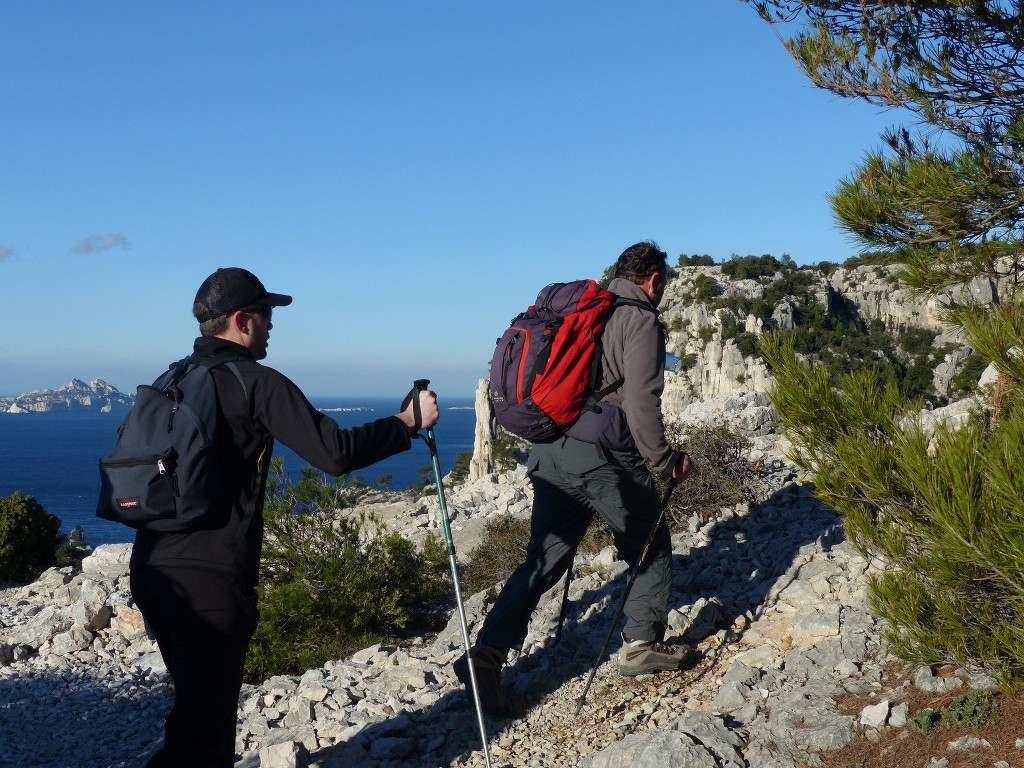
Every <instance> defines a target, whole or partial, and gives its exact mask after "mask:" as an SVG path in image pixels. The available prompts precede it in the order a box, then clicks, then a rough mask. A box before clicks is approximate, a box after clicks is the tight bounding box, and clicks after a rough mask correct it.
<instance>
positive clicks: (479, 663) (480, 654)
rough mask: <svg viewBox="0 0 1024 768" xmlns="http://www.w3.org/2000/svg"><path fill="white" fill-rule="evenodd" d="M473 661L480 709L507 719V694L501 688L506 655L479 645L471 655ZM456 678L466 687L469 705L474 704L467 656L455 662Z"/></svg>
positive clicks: (463, 655)
mask: <svg viewBox="0 0 1024 768" xmlns="http://www.w3.org/2000/svg"><path fill="white" fill-rule="evenodd" d="M469 657H471V658H472V659H473V671H474V672H475V673H476V687H477V690H478V691H479V693H480V708H481V709H482V710H483V711H484V712H486V713H487V714H489V715H497V716H499V717H505V716H507V715H508V705H507V704H506V703H505V692H504V691H503V690H502V688H501V668H502V666H503V665H504V664H505V654H504V653H502V652H501V651H499V650H498V649H497V648H491V647H490V646H489V645H477V646H474V647H473V649H472V650H471V651H470V653H469ZM455 676H456V677H457V678H459V682H461V683H462V684H463V685H464V686H465V687H466V695H467V696H468V697H469V703H470V704H471V705H474V706H475V704H474V702H473V679H472V678H471V677H470V674H469V662H468V660H467V654H465V653H464V654H462V656H460V657H459V658H458V659H456V661H455Z"/></svg>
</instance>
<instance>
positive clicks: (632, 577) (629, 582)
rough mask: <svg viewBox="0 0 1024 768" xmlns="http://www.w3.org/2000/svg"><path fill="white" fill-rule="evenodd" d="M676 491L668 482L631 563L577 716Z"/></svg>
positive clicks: (580, 700) (672, 483)
mask: <svg viewBox="0 0 1024 768" xmlns="http://www.w3.org/2000/svg"><path fill="white" fill-rule="evenodd" d="M675 489H676V481H675V480H669V483H668V488H666V489H665V495H664V496H663V497H662V499H661V511H660V512H659V513H658V519H657V520H655V521H654V525H652V526H651V532H650V533H649V534H647V543H646V544H644V548H643V550H642V551H641V552H640V557H638V558H637V559H636V562H635V563H633V567H632V568H631V569H630V570H629V578H628V579H626V588H625V590H624V591H623V592H622V599H621V600H619V607H618V608H616V609H615V618H613V619H612V623H611V625H610V626H609V627H608V634H607V636H606V637H605V638H604V645H602V646H601V652H600V653H599V654H597V658H596V659H595V660H594V668H593V669H591V670H590V677H588V678H587V684H586V685H585V686H584V687H583V693H581V694H580V697H579V698H578V699H576V712H575V714H577V715H578V714H579V713H580V710H581V709H583V705H584V703H586V700H587V692H588V691H589V690H590V684H591V683H593V682H594V675H596V674H597V668H598V666H600V664H601V659H603V658H604V653H605V651H607V650H608V644H609V643H610V642H611V640H612V635H613V634H614V633H615V627H616V626H618V623H619V618H620V617H621V616H622V610H623V608H625V607H626V598H627V597H629V590H630V589H632V588H633V582H634V581H636V575H637V573H639V571H640V566H642V565H643V562H644V560H646V559H647V552H648V550H649V549H650V548H651V544H653V543H654V537H655V535H657V533H658V529H659V528H660V527H661V524H662V523H663V522H664V521H665V518H666V517H667V516H668V502H669V500H671V498H672V491H674V490H675Z"/></svg>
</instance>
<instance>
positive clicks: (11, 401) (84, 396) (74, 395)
mask: <svg viewBox="0 0 1024 768" xmlns="http://www.w3.org/2000/svg"><path fill="white" fill-rule="evenodd" d="M134 400H135V398H134V397H133V396H132V395H128V394H125V393H124V392H122V391H121V390H119V389H118V388H117V387H114V386H112V385H110V384H107V382H105V381H103V380H102V379H96V380H95V381H91V382H89V383H88V384H86V383H85V382H84V381H82V380H81V379H72V380H71V381H70V382H68V383H67V384H65V385H64V386H63V387H60V388H59V389H36V390H33V391H31V392H26V393H24V394H22V395H18V396H17V397H0V413H55V412H67V411H98V412H100V413H109V412H111V411H113V410H115V409H126V408H130V407H131V405H132V403H133V402H134Z"/></svg>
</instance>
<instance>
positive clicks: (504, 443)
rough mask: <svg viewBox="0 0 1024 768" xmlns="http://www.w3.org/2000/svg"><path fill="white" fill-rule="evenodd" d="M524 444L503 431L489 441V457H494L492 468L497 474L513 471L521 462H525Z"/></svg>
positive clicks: (499, 431) (525, 449) (525, 450)
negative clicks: (493, 467)
mask: <svg viewBox="0 0 1024 768" xmlns="http://www.w3.org/2000/svg"><path fill="white" fill-rule="evenodd" d="M524 446H526V444H525V443H524V442H522V441H520V440H519V439H517V438H516V437H515V436H513V435H511V434H510V433H508V432H506V431H505V430H503V429H499V430H498V434H497V435H495V436H494V439H492V440H491V455H492V456H493V457H494V466H495V468H496V469H497V470H498V471H499V472H504V471H507V470H510V469H515V468H516V467H517V466H518V465H519V464H520V463H521V462H522V461H525V460H526V454H527V453H528V452H529V451H528V450H527V448H526V447H524Z"/></svg>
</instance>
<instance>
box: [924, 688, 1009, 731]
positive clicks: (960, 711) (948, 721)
mask: <svg viewBox="0 0 1024 768" xmlns="http://www.w3.org/2000/svg"><path fill="white" fill-rule="evenodd" d="M1000 713H1001V712H1000V707H999V702H998V701H996V700H995V699H994V698H993V697H992V695H991V694H989V693H986V692H984V691H971V692H970V693H965V694H964V695H962V696H957V697H956V698H955V699H953V700H952V701H951V702H949V704H947V705H945V706H944V707H942V708H940V709H938V710H935V709H932V708H930V707H926V708H924V709H919V710H918V711H917V712H915V713H914V715H913V716H912V717H910V718H908V719H907V722H908V723H910V726H911V727H912V728H913V729H914V730H915V731H917V732H918V733H920V734H922V735H924V736H927V735H928V734H929V733H931V732H932V731H934V730H935V729H936V728H938V727H939V726H940V725H944V726H946V727H947V728H952V727H954V726H957V727H960V728H980V727H981V726H983V725H985V724H986V723H996V722H997V721H998V720H999V715H1000Z"/></svg>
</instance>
